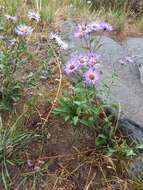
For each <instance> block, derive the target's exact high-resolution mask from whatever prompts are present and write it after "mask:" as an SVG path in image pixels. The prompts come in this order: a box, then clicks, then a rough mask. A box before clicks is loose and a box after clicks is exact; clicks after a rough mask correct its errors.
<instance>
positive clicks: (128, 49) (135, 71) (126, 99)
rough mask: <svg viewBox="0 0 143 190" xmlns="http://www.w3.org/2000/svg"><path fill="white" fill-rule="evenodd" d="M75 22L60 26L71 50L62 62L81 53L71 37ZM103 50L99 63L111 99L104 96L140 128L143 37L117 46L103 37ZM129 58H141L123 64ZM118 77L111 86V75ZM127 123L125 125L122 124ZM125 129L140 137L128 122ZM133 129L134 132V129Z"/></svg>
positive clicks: (142, 111) (142, 110) (100, 50)
mask: <svg viewBox="0 0 143 190" xmlns="http://www.w3.org/2000/svg"><path fill="white" fill-rule="evenodd" d="M75 27H76V23H74V22H72V21H66V22H65V23H64V24H63V25H62V27H61V34H62V35H63V39H64V40H65V41H66V42H67V43H68V44H69V46H70V49H69V51H68V52H66V53H65V54H63V57H64V60H66V59H67V58H68V57H69V55H70V54H71V53H73V52H75V51H80V49H81V45H80V43H79V41H78V40H77V39H75V37H74V31H75ZM101 44H102V47H101V48H100V49H99V50H98V54H100V55H101V58H102V59H101V60H102V66H101V70H102V73H103V74H102V80H101V85H100V86H99V90H100V88H101V86H102V82H105V81H107V82H108V83H109V84H111V88H110V96H106V94H105V95H103V97H102V98H105V99H106V100H107V101H108V102H109V103H111V104H113V103H116V104H119V105H120V107H121V113H122V118H130V119H131V120H132V121H134V122H135V123H137V124H138V125H139V126H142V128H143V85H142V84H143V58H141V57H143V38H128V39H127V40H126V41H124V42H122V43H119V42H116V41H115V40H113V39H111V38H109V37H106V36H103V37H102V39H101ZM127 56H128V59H127V60H128V61H129V62H130V60H129V56H132V57H135V56H138V57H140V59H136V61H135V62H134V63H133V64H131V63H127V64H124V65H123V64H122V63H121V61H120V60H121V59H124V58H125V57H127ZM113 73H116V74H117V75H118V77H117V80H115V81H114V83H112V82H113V81H112V74H113ZM113 84H114V85H113ZM125 123H126V124H127V122H125ZM127 125H128V128H131V129H132V130H133V131H134V135H135V136H140V135H142V136H143V131H142V132H141V131H140V132H137V131H136V130H137V128H136V127H135V128H134V127H133V125H132V127H131V123H129V122H128V124H127ZM135 129H136V130H135Z"/></svg>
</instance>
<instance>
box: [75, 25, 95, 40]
mask: <svg viewBox="0 0 143 190" xmlns="http://www.w3.org/2000/svg"><path fill="white" fill-rule="evenodd" d="M91 32H92V28H91V27H90V25H87V24H79V25H78V29H77V31H76V32H75V37H77V38H82V37H84V36H86V35H88V34H89V33H91Z"/></svg>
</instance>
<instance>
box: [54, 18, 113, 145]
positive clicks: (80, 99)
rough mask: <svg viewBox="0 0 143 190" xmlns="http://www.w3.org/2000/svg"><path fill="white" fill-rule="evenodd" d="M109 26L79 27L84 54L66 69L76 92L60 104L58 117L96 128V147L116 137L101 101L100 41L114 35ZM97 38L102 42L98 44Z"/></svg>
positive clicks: (83, 25)
mask: <svg viewBox="0 0 143 190" xmlns="http://www.w3.org/2000/svg"><path fill="white" fill-rule="evenodd" d="M111 31H112V26H111V25H110V24H108V23H105V22H101V23H96V22H92V23H90V24H83V23H82V24H81V25H78V28H77V30H76V32H75V38H78V39H80V41H81V43H82V51H81V52H79V53H76V54H73V55H72V56H71V58H70V59H69V60H68V61H67V62H66V64H65V65H64V73H65V74H66V76H67V77H68V79H69V80H70V81H71V84H72V92H71V93H70V95H69V94H68V95H66V96H64V97H63V98H61V99H60V100H59V107H58V108H56V109H55V111H54V112H55V113H57V114H62V115H63V116H64V117H65V121H67V120H69V121H70V122H71V123H72V124H73V126H77V125H79V124H82V125H85V126H88V127H93V128H94V129H95V131H96V133H97V137H96V143H97V144H107V143H108V141H109V140H110V137H111V136H112V134H111V133H109V131H110V132H111V131H112V133H114V132H115V131H114V130H111V127H112V124H111V120H110V119H111V118H110V119H109V118H108V116H107V115H106V113H105V109H104V107H105V103H103V102H101V101H100V100H99V97H98V93H97V92H98V88H97V86H98V84H99V83H100V78H101V71H100V56H99V55H98V54H97V52H96V50H97V49H98V48H99V47H100V39H101V36H102V35H103V33H104V32H111ZM95 35H96V36H97V38H98V40H96V41H95Z"/></svg>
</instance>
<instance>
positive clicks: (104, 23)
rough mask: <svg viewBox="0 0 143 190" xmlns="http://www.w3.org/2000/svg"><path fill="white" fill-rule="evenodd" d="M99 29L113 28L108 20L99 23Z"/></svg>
mask: <svg viewBox="0 0 143 190" xmlns="http://www.w3.org/2000/svg"><path fill="white" fill-rule="evenodd" d="M99 29H100V30H103V31H107V32H111V31H112V30H113V28H112V26H111V25H110V24H109V23H107V22H101V23H99Z"/></svg>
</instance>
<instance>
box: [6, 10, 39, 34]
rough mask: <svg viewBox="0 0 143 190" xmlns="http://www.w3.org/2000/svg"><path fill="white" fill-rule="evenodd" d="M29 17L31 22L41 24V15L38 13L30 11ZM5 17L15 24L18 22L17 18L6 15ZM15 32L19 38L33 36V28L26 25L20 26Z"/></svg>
mask: <svg viewBox="0 0 143 190" xmlns="http://www.w3.org/2000/svg"><path fill="white" fill-rule="evenodd" d="M27 16H28V18H29V19H30V20H34V21H36V22H37V23H38V22H40V14H39V13H38V12H35V11H29V12H28V14H27ZM5 17H6V19H7V20H8V21H10V22H13V23H16V22H17V21H18V17H17V16H11V15H5ZM15 32H16V34H17V35H18V36H23V37H26V36H29V35H31V34H32V32H33V28H32V27H31V26H28V25H26V24H20V25H18V26H16V28H15Z"/></svg>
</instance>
